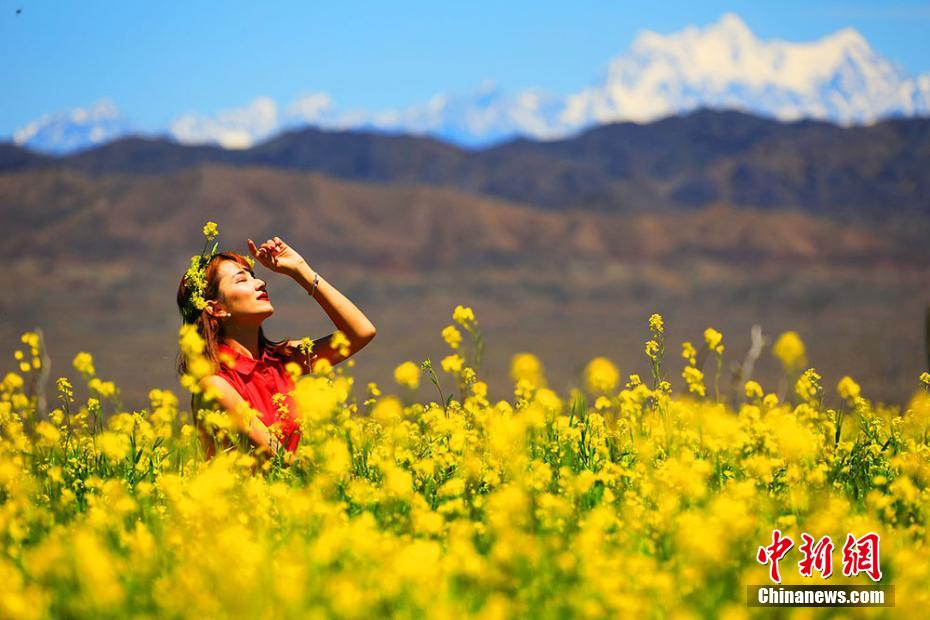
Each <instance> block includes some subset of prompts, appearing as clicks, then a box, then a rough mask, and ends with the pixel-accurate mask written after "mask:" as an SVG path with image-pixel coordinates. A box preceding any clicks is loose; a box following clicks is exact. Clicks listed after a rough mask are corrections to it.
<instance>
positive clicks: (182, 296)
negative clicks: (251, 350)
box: [177, 252, 290, 376]
mask: <svg viewBox="0 0 930 620" xmlns="http://www.w3.org/2000/svg"><path fill="white" fill-rule="evenodd" d="M224 260H231V261H233V262H235V263H237V264H239V265H241V266H243V267H245V268H246V269H248V270H249V272H250V273H252V264H251V263H250V262H249V261H248V260H247V259H246V258H245V256H243V255H241V254H237V253H236V252H217V253H216V254H215V255H214V256H213V258H211V259H210V262H209V263H207V266H206V268H205V269H204V278H205V279H206V282H207V285H206V287H205V289H204V291H203V298H204V299H206V300H210V299H213V300H216V299H217V298H218V297H219V292H220V283H219V278H218V277H217V273H218V272H219V267H220V263H222V261H224ZM253 275H254V274H253ZM191 293H192V291H191V290H190V289H189V288H188V286H187V280H186V273H185V275H184V276H182V277H181V283H180V284H179V285H178V309H179V310H180V312H181V321H182V322H183V321H184V308H185V307H186V306H187V305H188V301H189V299H190V296H191ZM193 324H194V325H196V326H197V333H198V334H200V337H201V338H203V340H204V342H205V343H206V346H205V347H204V349H205V350H204V354H205V355H206V357H207V358H208V359H210V360H212V361H213V363H214V364H217V365H218V364H219V363H220V357H219V350H218V347H219V344H220V343H221V342H222V341H223V323H222V322H221V321H220V320H219V319H217V318H216V317H214V316H213V315H211V314H210V313H208V312H207V309H206V308H204V309H203V310H201V311H200V314H199V315H198V316H197V317H196V319H195V320H194V321H193ZM258 348H259V350H260V351H263V350H267V351H269V352H270V353H271V354H274V355H279V356H281V357H286V356H287V355H288V354H289V349H290V347H289V345H288V343H287V340H281V341H278V342H272V341H270V340H268V339H267V338H265V332H264V330H263V329H262V328H261V327H259V328H258ZM177 370H178V376H180V375H183V374H184V373H186V372H187V360H186V359H185V358H184V354H183V353H182V352H181V351H180V349H179V350H178V361H177Z"/></svg>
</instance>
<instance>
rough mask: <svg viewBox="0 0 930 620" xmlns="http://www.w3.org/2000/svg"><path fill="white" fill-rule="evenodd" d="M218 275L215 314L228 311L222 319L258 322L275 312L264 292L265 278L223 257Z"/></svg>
mask: <svg viewBox="0 0 930 620" xmlns="http://www.w3.org/2000/svg"><path fill="white" fill-rule="evenodd" d="M217 277H218V278H219V289H220V293H219V303H218V304H217V306H218V307H217V310H218V314H222V313H223V312H226V313H228V314H229V317H228V318H224V319H223V320H225V321H229V320H232V321H235V322H237V323H247V324H261V322H262V321H264V320H265V319H266V318H268V317H269V316H271V315H272V314H274V307H273V306H272V305H271V300H269V299H268V294H267V293H266V292H265V282H264V281H263V280H260V279H258V278H256V277H254V276H253V275H252V272H251V271H250V270H249V269H248V268H247V267H243V266H242V265H240V264H239V263H236V262H234V261H231V260H224V261H223V262H222V263H221V264H220V266H219V268H218V269H217Z"/></svg>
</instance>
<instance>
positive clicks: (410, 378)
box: [394, 362, 420, 390]
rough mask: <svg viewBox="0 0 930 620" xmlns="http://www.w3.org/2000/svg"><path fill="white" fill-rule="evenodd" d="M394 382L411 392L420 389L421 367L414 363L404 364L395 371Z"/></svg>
mask: <svg viewBox="0 0 930 620" xmlns="http://www.w3.org/2000/svg"><path fill="white" fill-rule="evenodd" d="M394 381H396V382H397V384H398V385H402V386H404V387H406V388H410V389H411V390H415V389H417V388H418V387H420V367H419V366H418V365H417V364H414V363H413V362H404V363H403V364H401V365H399V366H398V367H397V368H395V369H394Z"/></svg>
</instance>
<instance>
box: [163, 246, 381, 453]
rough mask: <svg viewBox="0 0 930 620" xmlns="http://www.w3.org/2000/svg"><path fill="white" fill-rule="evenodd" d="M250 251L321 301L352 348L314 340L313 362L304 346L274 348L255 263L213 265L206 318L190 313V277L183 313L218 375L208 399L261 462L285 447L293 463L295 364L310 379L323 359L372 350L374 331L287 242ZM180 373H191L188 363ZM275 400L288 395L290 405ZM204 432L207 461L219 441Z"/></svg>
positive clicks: (238, 259)
mask: <svg viewBox="0 0 930 620" xmlns="http://www.w3.org/2000/svg"><path fill="white" fill-rule="evenodd" d="M248 245H249V252H251V254H252V256H254V257H255V259H257V260H258V261H259V262H261V264H262V265H264V266H265V267H267V268H268V269H270V270H271V271H273V272H275V273H280V274H283V275H286V276H290V277H291V278H293V279H294V280H295V281H296V282H297V283H298V284H299V285H300V286H302V287H303V288H304V289H305V290H306V291H307V292H308V293H309V294H310V296H311V297H313V298H314V299H316V300H317V301H318V302H319V304H320V305H321V306H322V307H323V310H324V311H325V312H326V314H327V315H329V318H330V319H331V320H332V321H333V323H334V324H335V325H336V328H337V329H338V330H339V331H341V332H342V333H343V334H345V336H346V337H347V338H348V340H349V346H348V350H347V351H346V350H345V349H342V351H340V350H339V349H338V348H333V347H332V346H330V341H331V339H332V338H333V335H334V333H335V332H334V333H331V334H329V335H328V336H324V337H323V338H319V339H317V340H314V344H313V351H312V353H311V359H308V358H307V355H305V354H304V353H303V352H301V351H300V349H299V348H298V345H299V343H300V340H282V341H280V342H271V341H269V340H268V339H267V338H265V334H264V331H263V330H262V323H263V322H264V320H265V319H267V318H268V317H270V316H271V315H272V314H274V307H273V306H272V305H271V299H270V298H269V296H268V292H267V290H266V288H265V282H264V281H263V280H261V279H259V278H256V277H255V274H254V272H253V271H252V265H251V264H250V263H249V261H248V260H247V259H246V258H245V257H244V256H242V255H240V254H236V253H235V252H219V253H217V254H214V255H213V256H212V257H211V258H210V259H209V261H208V262H207V263H206V267H205V268H204V270H203V279H204V281H205V285H204V287H203V299H204V301H205V302H206V306H205V307H204V308H203V309H202V310H199V311H193V312H192V311H191V310H190V308H191V304H190V299H191V296H192V287H191V286H190V284H189V282H188V279H187V274H185V277H183V278H181V284H180V286H179V287H178V307H179V308H180V309H181V314H182V317H183V318H184V320H185V321H186V322H188V323H194V324H195V325H196V326H197V331H198V332H199V333H200V335H201V337H202V338H203V339H204V341H205V342H206V351H205V353H206V355H207V356H208V357H209V358H210V359H211V360H213V362H214V363H215V364H216V368H217V371H216V374H214V375H209V376H207V377H204V378H203V379H202V380H201V388H203V391H204V392H205V393H206V392H212V393H213V394H215V398H216V401H217V402H218V403H219V404H220V405H221V406H222V407H223V408H224V409H225V410H226V411H227V412H229V413H230V415H231V416H232V418H233V421H234V423H235V424H236V425H237V427H238V429H239V431H240V433H241V434H244V435H246V436H247V437H248V439H249V441H250V442H251V443H252V444H254V445H255V446H256V447H257V453H258V454H260V455H264V456H267V455H268V454H274V453H276V452H277V450H278V447H279V446H280V445H283V446H284V447H285V449H286V453H285V454H286V456H287V457H288V460H289V458H290V457H291V456H293V454H294V452H295V451H296V450H297V445H298V442H299V441H300V430H299V427H298V425H297V422H296V419H295V417H294V413H295V407H294V403H293V400H292V399H291V398H290V397H288V396H286V395H287V392H289V391H290V390H292V389H293V388H294V383H293V381H292V379H291V377H290V375H289V374H288V373H287V371H286V370H285V367H286V365H287V364H288V363H289V362H296V363H297V364H299V365H300V366H301V369H302V371H303V372H309V371H310V364H311V363H315V362H316V360H317V359H320V358H323V359H326V360H328V361H329V363H330V364H332V365H335V364H338V363H339V362H341V361H343V360H345V359H347V358H349V357H351V356H352V355H354V354H355V353H356V352H358V351H359V349H361V348H362V347H364V346H365V345H366V344H368V343H369V342H371V340H372V338H374V337H375V326H374V325H372V323H371V321H369V320H368V318H367V317H366V316H365V315H364V314H363V313H362V311H361V310H359V309H358V308H357V307H356V306H355V305H354V304H353V303H352V302H351V301H349V300H348V299H347V298H346V297H345V296H344V295H342V293H340V292H339V291H337V290H336V288H335V287H333V286H332V285H331V284H330V283H329V282H327V281H326V280H324V279H323V278H322V277H320V275H319V274H318V273H316V272H315V271H314V270H313V269H311V267H310V265H308V264H307V262H306V261H305V260H304V259H303V258H302V257H301V256H300V255H299V254H298V253H297V252H296V251H295V250H294V249H293V248H291V247H290V246H288V245H287V244H286V243H284V241H282V240H281V238H280V237H274V238H272V239H269V240H268V241H266V242H265V243H263V244H262V245H261V246H260V247H256V246H255V243H254V242H253V241H252V240H251V239H249V240H248ZM178 371H179V373H183V372H185V360H184V357H183V355H182V356H181V358H180V361H179V364H178ZM275 394H282V395H285V396H284V399H283V402H282V399H281V396H275ZM196 401H197V399H196V398H195V402H194V403H192V409H193V411H194V413H195V415H196V411H197V410H198V409H199V408H200V406H202V403H197V402H196ZM243 403H245V404H247V405H248V406H250V407H251V408H253V409H255V410H256V411H257V412H258V413H259V415H258V416H255V417H253V418H252V420H251V422H250V423H249V424H246V422H245V418H244V417H243V416H242V415H241V411H242V410H241V407H242V405H243ZM282 405H283V407H282ZM198 428H199V429H200V436H201V440H202V442H203V445H204V451H205V453H206V456H207V458H212V456H213V454H214V452H215V444H214V441H213V439H212V438H211V437H209V436H208V435H207V434H206V431H205V430H204V429H203V428H202V427H200V426H198ZM273 429H274V431H275V432H272V430H273Z"/></svg>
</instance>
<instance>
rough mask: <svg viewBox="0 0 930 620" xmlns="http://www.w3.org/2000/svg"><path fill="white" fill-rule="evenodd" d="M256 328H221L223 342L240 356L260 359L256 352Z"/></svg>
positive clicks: (228, 325) (239, 326)
mask: <svg viewBox="0 0 930 620" xmlns="http://www.w3.org/2000/svg"><path fill="white" fill-rule="evenodd" d="M258 330H259V328H258V327H257V326H252V325H235V324H227V325H224V326H223V342H224V343H226V344H227V345H228V346H230V347H232V348H233V349H235V350H236V351H238V352H239V353H241V354H242V355H249V356H250V357H252V359H258V358H260V357H261V355H262V354H261V351H259V350H258Z"/></svg>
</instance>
